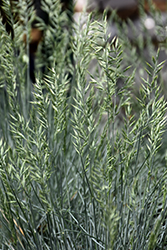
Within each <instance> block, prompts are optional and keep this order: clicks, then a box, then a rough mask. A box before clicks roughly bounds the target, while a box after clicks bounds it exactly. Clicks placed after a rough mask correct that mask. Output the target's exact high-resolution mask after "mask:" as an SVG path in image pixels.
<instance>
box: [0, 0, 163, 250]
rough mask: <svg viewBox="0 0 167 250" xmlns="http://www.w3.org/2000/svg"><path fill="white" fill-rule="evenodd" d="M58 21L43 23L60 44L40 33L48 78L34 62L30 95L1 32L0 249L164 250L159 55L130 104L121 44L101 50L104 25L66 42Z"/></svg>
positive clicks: (130, 71) (79, 29)
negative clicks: (70, 55)
mask: <svg viewBox="0 0 167 250" xmlns="http://www.w3.org/2000/svg"><path fill="white" fill-rule="evenodd" d="M58 6H59V5H58ZM59 12H60V9H59V7H57V8H55V9H54V10H52V12H51V13H50V15H52V21H53V23H54V24H55V27H57V32H58V34H59V35H60V36H61V39H57V40H56V39H55V40H54V36H53V26H52V27H50V28H48V31H47V35H48V36H47V38H46V46H48V47H49V48H50V43H49V41H51V40H49V38H50V39H52V46H53V47H52V50H53V51H52V54H50V59H49V60H50V70H49V71H48V74H47V75H46V76H42V75H41V73H40V70H38V69H39V68H40V66H41V64H42V63H45V62H42V59H41V58H40V52H39V53H38V54H39V55H38V59H37V65H38V66H37V71H39V72H38V74H37V83H36V84H35V85H34V86H32V85H31V83H30V80H29V75H28V73H27V72H28V71H27V55H26V53H25V49H24V48H23V46H22V45H21V34H22V32H21V29H22V28H21V27H20V26H18V27H17V25H16V39H15V40H14V41H11V40H10V38H9V37H8V36H7V35H6V33H5V31H4V30H3V28H2V27H1V30H0V32H1V34H2V35H1V37H2V39H1V40H0V43H1V45H2V46H0V55H1V57H0V60H1V66H0V72H1V73H2V72H3V74H1V78H0V79H1V97H2V98H1V100H0V102H1V114H0V115H1V118H0V120H1V121H0V124H1V127H0V129H1V131H0V133H1V138H0V248H1V249H33V250H34V249H40V250H41V249H63V250H64V249H76V250H79V249H86V250H88V249H99V250H100V249H106V250H108V249H134V250H137V249H165V246H166V241H167V239H166V227H167V221H166V208H167V200H166V159H165V153H164V152H165V150H164V146H163V144H162V142H163V140H162V138H163V134H164V131H165V127H166V126H165V125H166V124H165V123H166V120H165V113H166V104H165V100H164V97H163V95H162V93H161V87H160V84H159V74H160V73H159V71H160V69H161V67H162V63H160V64H158V53H159V52H157V54H156V53H155V55H154V57H153V58H152V62H151V63H150V64H148V65H147V68H146V72H147V75H146V74H145V75H146V77H144V78H143V79H141V80H140V82H141V85H140V89H139V92H138V95H137V97H136V98H135V96H134V90H133V89H134V83H135V79H136V78H135V77H136V71H135V67H134V65H133V64H132V65H127V63H126V49H125V47H124V44H123V43H122V41H121V40H120V41H119V39H114V40H113V41H112V42H111V43H110V44H109V43H107V41H108V35H107V21H106V19H105V15H104V18H103V20H101V21H100V22H98V21H93V18H92V16H91V15H90V16H89V17H88V18H87V22H86V24H84V25H82V22H81V23H80V24H76V25H75V27H74V28H75V29H74V30H75V32H74V35H73V37H72V38H71V39H69V35H68V32H67V31H66V32H65V33H63V34H62V32H61V28H60V25H61V24H62V20H64V19H65V18H66V17H65V16H64V17H62V16H61V15H58V14H59ZM54 21H55V22H54ZM28 27H29V24H28V23H27V29H28ZM18 38H19V39H18ZM69 43H70V46H71V49H72V52H73V56H74V61H75V66H74V65H72V64H71V62H70V60H69V62H67V61H66V60H65V54H66V51H67V48H68V49H69ZM129 46H131V45H130V43H129ZM18 48H20V51H19V52H18ZM50 49H51V48H50ZM69 53H70V52H69ZM133 53H134V51H132V54H133ZM66 56H67V57H68V53H67V55H66ZM92 65H93V66H92ZM145 66H146V64H145ZM68 72H70V74H71V75H72V76H73V77H72V79H71V78H69V77H68ZM119 81H121V85H118V83H119ZM69 89H70V90H69ZM136 103H137V105H136Z"/></svg>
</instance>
